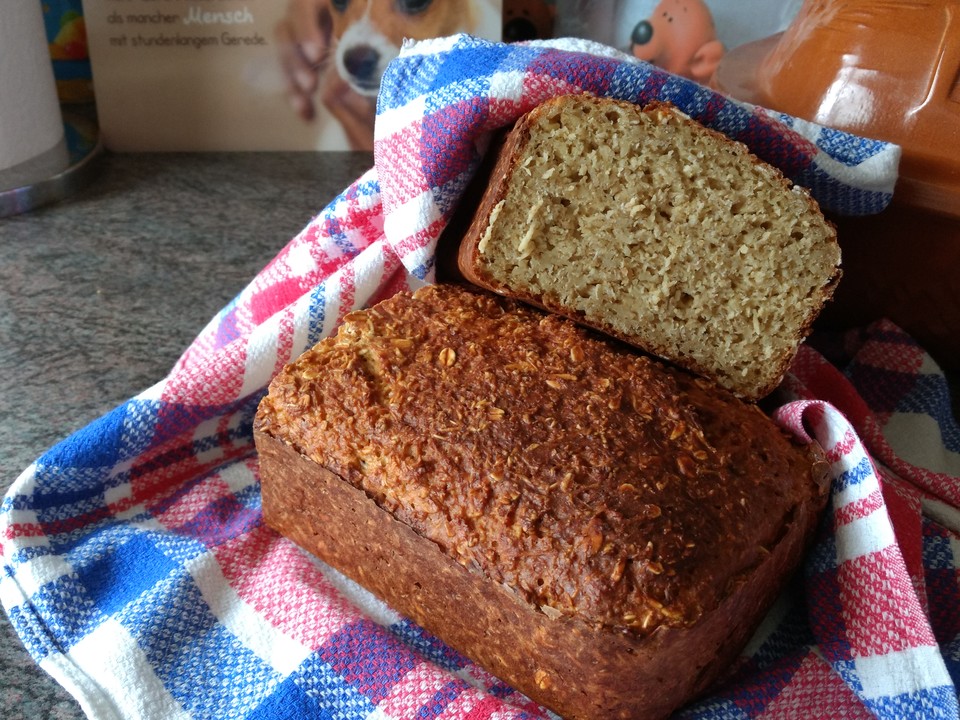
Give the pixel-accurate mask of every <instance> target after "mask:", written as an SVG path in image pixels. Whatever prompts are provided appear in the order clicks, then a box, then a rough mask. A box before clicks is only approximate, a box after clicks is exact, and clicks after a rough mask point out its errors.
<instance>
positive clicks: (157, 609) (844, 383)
mask: <svg viewBox="0 0 960 720" xmlns="http://www.w3.org/2000/svg"><path fill="white" fill-rule="evenodd" d="M555 45H556V46H558V47H559V49H558V47H551V46H549V45H526V46H505V45H500V44H495V43H488V42H483V41H479V40H476V39H473V38H470V37H466V36H458V37H453V38H445V39H442V40H438V41H431V42H427V43H423V44H417V45H411V46H409V47H407V48H405V50H404V52H403V53H402V54H401V57H400V58H399V59H398V60H397V61H395V62H394V63H393V64H392V65H391V67H390V70H389V73H388V76H387V77H386V79H385V81H384V88H383V91H382V94H381V98H380V106H379V116H378V123H377V130H376V133H377V137H376V152H375V159H376V162H375V167H374V168H373V169H371V170H370V171H369V172H368V173H366V174H365V175H364V176H363V177H361V178H359V179H358V180H357V181H356V182H355V183H353V184H352V185H351V186H350V187H349V188H347V189H346V190H345V191H344V192H343V193H342V194H341V195H340V196H339V197H337V198H336V199H335V200H334V201H333V202H332V203H331V204H330V205H329V206H328V207H327V208H326V209H324V210H323V211H322V212H321V213H320V214H319V215H318V216H317V217H316V218H315V219H314V220H313V221H312V222H311V223H310V224H309V225H308V226H307V227H306V228H305V229H304V230H303V231H302V232H301V233H300V234H299V235H298V236H297V237H296V238H294V239H293V240H292V241H291V242H290V244H289V245H288V246H287V247H286V248H285V249H284V250H283V251H282V252H280V254H279V255H278V256H277V257H276V259H274V260H273V262H271V263H270V264H269V265H268V266H267V267H266V268H264V269H263V271H262V272H261V273H260V274H259V275H258V276H257V277H256V278H254V279H253V280H252V282H251V283H250V285H249V286H248V287H247V288H246V289H245V290H244V291H243V292H242V293H241V294H240V295H239V296H238V297H237V298H236V299H235V300H234V301H233V302H232V303H230V304H229V305H228V306H227V307H226V308H224V309H223V311H222V312H221V313H219V314H218V315H217V317H215V318H214V319H213V320H212V321H211V322H210V324H209V325H208V327H207V328H205V329H204V330H203V331H202V332H201V333H200V334H199V336H198V337H197V339H196V341H195V342H194V343H193V344H192V345H191V347H190V348H189V349H188V350H187V351H186V352H185V353H184V355H183V357H182V358H181V359H180V360H179V361H178V363H177V364H176V366H175V367H174V368H173V369H172V370H171V372H170V374H169V375H168V376H167V377H166V378H165V379H163V380H162V381H161V382H159V383H158V384H157V385H156V386H154V387H152V388H150V389H148V390H146V391H145V392H143V393H141V394H140V395H138V396H137V397H134V398H132V399H131V400H129V401H128V402H126V403H124V404H123V405H121V406H120V407H118V408H117V409H116V410H114V411H113V412H111V413H109V414H108V415H106V416H104V417H103V418H101V419H99V420H98V421H97V422H94V423H92V424H91V425H90V426H89V427H87V428H85V429H83V430H82V431H80V432H79V433H77V434H76V435H74V436H72V437H70V438H68V439H67V440H65V441H63V442H62V443H60V444H59V445H57V446H55V447H53V448H52V449H51V450H49V451H48V452H47V453H46V454H44V455H43V456H42V457H40V458H39V459H38V460H37V461H36V462H35V463H34V464H33V465H31V466H30V467H29V468H27V469H26V470H25V471H24V473H23V474H22V475H21V476H20V478H19V479H18V480H17V481H16V482H15V484H14V485H13V487H12V488H11V489H10V491H9V492H8V494H7V495H6V497H5V498H4V499H3V501H2V505H0V544H2V546H0V549H2V559H3V572H2V576H0V600H2V603H3V606H4V609H5V610H6V612H7V614H8V616H9V618H10V621H11V623H12V624H13V627H14V628H15V629H16V631H17V633H18V634H19V636H20V637H21V638H22V640H23V642H24V644H25V645H26V647H27V648H28V649H29V651H30V653H31V655H32V656H33V657H34V659H35V660H36V661H37V663H39V664H40V666H41V667H43V668H44V669H46V670H47V671H48V672H49V673H50V674H51V675H53V676H54V677H55V678H56V679H57V680H58V681H59V682H61V683H62V684H63V685H64V686H65V687H66V688H67V689H68V690H69V691H70V692H72V693H73V694H74V695H75V696H76V697H77V699H78V700H79V701H80V703H81V704H82V706H83V707H84V709H85V710H86V712H87V713H88V714H89V715H90V716H91V717H94V718H137V719H138V720H143V719H151V718H157V719H159V718H163V719H165V720H166V719H168V718H187V717H193V718H218V719H222V718H292V717H297V718H325V719H326V718H338V719H339V718H343V719H353V718H368V719H370V720H374V719H376V720H388V719H391V718H395V719H400V718H424V719H428V718H471V719H473V720H481V719H493V718H500V719H506V718H515V719H519V718H529V719H534V718H544V717H549V714H548V713H546V712H545V711H544V710H542V709H541V708H538V707H536V706H535V705H533V704H532V703H530V702H529V701H528V700H526V699H525V698H523V697H522V696H519V695H518V694H517V693H516V692H514V691H513V690H512V689H511V688H509V687H507V686H505V685H504V684H503V683H501V682H499V681H498V680H496V679H495V678H493V677H491V676H489V675H488V674H486V673H485V672H483V671H481V670H479V669H478V668H476V667H475V666H473V665H472V664H471V663H469V662H468V661H466V660H465V659H464V658H463V657H461V656H460V655H458V654H457V653H455V652H452V651H451V650H450V649H449V648H447V647H446V646H444V645H443V644H442V643H440V642H438V641H437V640H436V639H435V638H433V637H430V636H429V635H427V634H426V633H425V632H424V631H423V630H421V629H420V628H419V627H417V626H415V625H413V624H412V623H410V622H409V621H407V620H405V619H404V618H402V617H399V616H398V615H397V614H396V613H395V612H393V611H392V610H391V609H390V608H388V607H386V606H384V605H383V604H382V603H380V602H378V601H377V600H376V599H374V598H372V597H371V596H370V595H369V594H367V593H366V592H365V591H363V590H362V589H361V588H359V587H357V586H356V585H354V584H353V583H351V582H350V581H349V580H347V579H345V578H344V577H343V576H341V575H339V574H338V573H336V572H334V571H332V570H330V569H329V568H327V567H325V566H324V565H323V564H322V563H320V562H318V561H316V560H314V559H312V558H310V557H308V556H307V555H305V554H304V553H303V552H301V551H300V550H298V549H297V548H296V547H294V546H293V545H292V544H291V543H290V542H288V541H286V540H284V539H283V538H281V537H279V536H278V535H276V534H275V533H274V532H272V531H270V530H269V529H267V528H266V527H265V526H264V525H263V521H262V517H261V512H260V493H259V485H258V477H257V459H256V456H255V454H254V452H253V447H252V438H251V422H252V418H253V414H254V412H255V409H256V405H257V402H258V400H259V398H260V397H261V396H262V393H263V391H264V387H265V385H266V383H267V381H268V380H269V379H270V377H271V376H272V375H273V374H274V373H275V372H276V371H277V370H278V369H279V368H280V367H281V366H282V365H283V364H284V363H285V362H287V361H288V360H290V359H292V358H293V357H294V356H296V355H297V354H299V353H300V352H301V351H303V350H304V349H305V348H307V347H308V346H309V345H311V344H313V343H314V342H316V341H317V340H319V339H320V338H322V337H324V336H325V335H327V334H329V333H330V332H331V331H332V330H333V329H334V328H335V327H336V325H337V323H338V322H339V320H340V319H341V318H342V317H343V315H344V314H345V313H346V312H348V311H350V310H352V309H354V308H356V307H361V306H364V305H368V304H371V303H373V302H375V301H377V300H378V299H380V298H383V297H387V296H389V295H390V294H391V293H393V292H395V291H397V290H398V289H400V288H407V287H411V286H415V285H419V284H421V283H424V282H430V281H431V280H432V278H433V257H434V255H433V249H434V246H435V243H436V239H437V237H438V236H439V234H440V231H441V230H442V228H443V227H444V225H445V224H446V221H447V219H448V218H449V216H450V213H451V212H452V210H453V208H454V207H455V206H456V205H457V202H458V200H459V198H460V196H461V193H462V192H463V189H464V187H465V186H466V184H467V182H468V181H469V179H470V177H471V175H472V173H473V170H474V168H475V167H476V166H477V163H478V160H479V158H480V157H481V155H482V153H483V150H484V147H485V144H486V143H487V141H488V136H489V133H490V131H491V130H493V129H495V128H497V127H500V126H503V125H506V124H508V123H510V122H511V121H512V120H513V119H514V118H515V117H517V115H519V114H520V113H521V112H523V111H524V110H526V109H527V108H529V107H531V106H533V105H535V104H536V103H538V102H540V101H541V100H543V99H544V98H546V97H548V96H551V95H555V94H559V93H562V92H567V91H584V90H585V91H589V92H593V93H596V94H601V95H614V96H617V97H622V98H627V99H631V100H636V101H639V102H642V101H645V100H650V99H654V98H659V99H670V100H672V101H673V102H674V103H676V104H677V105H678V106H680V107H681V108H682V109H683V110H684V111H686V112H687V113H688V114H690V115H692V116H693V117H695V118H697V119H699V120H701V121H702V122H704V123H705V124H708V125H711V126H713V127H715V128H717V129H719V130H721V131H722V132H725V133H727V134H728V135H730V136H733V137H736V138H738V139H740V140H743V141H744V142H745V143H747V144H748V145H749V146H750V147H751V148H752V149H754V151H755V152H757V153H758V154H760V155H761V156H763V157H765V158H766V159H768V160H770V161H772V162H774V163H776V164H777V165H779V166H780V167H782V168H783V169H784V171H785V172H786V174H788V175H789V176H790V177H792V178H794V179H795V180H797V181H798V182H800V183H803V184H805V185H807V186H809V187H811V188H812V189H813V191H814V193H815V194H816V196H817V197H818V199H819V200H820V201H821V202H822V203H823V204H824V205H825V206H827V207H830V208H832V209H834V210H836V211H840V212H848V213H869V212H876V211H879V210H880V209H881V208H882V207H884V206H885V204H886V203H887V202H888V201H889V199H890V195H891V192H892V188H893V184H894V181H895V179H896V166H897V161H898V159H899V150H898V149H897V148H896V147H892V146H889V145H886V144H884V143H878V142H872V141H867V140H862V139H859V138H855V137H851V136H849V135H845V134H843V133H838V132H834V131H831V130H827V129H824V128H820V127H817V126H815V125H811V124H809V123H804V122H800V121H797V120H794V119H792V118H788V117H784V116H782V115H777V114H772V113H769V112H765V111H763V110H761V109H759V108H750V107H746V106H741V105H738V104H736V103H733V102H731V101H729V100H727V99H725V98H722V97H720V96H718V95H715V94H714V93H711V92H709V91H707V90H704V89H703V88H700V87H698V86H696V85H694V84H693V83H690V82H687V81H685V80H682V79H679V78H676V77H673V76H670V75H667V74H665V73H663V72H660V71H658V70H656V69H654V68H652V67H650V66H648V65H644V64H638V63H635V62H632V61H630V60H628V59H626V58H623V57H620V56H618V55H616V54H615V53H613V52H610V51H607V50H606V49H603V48H597V47H596V46H583V47H580V46H579V45H577V44H576V43H572V42H570V43H563V42H560V43H556V44H555ZM584 49H586V50H589V51H590V53H593V54H587V53H584V52H582V51H583V50H584ZM818 343H819V344H816V347H817V349H816V350H815V349H813V345H810V344H808V345H807V346H805V347H804V349H803V351H802V352H801V354H800V355H799V356H798V358H797V361H796V363H795V364H794V366H793V371H792V374H791V376H790V377H789V378H788V379H787V381H786V382H785V383H784V386H783V390H784V391H785V392H788V393H790V397H791V400H790V402H787V403H786V404H784V405H783V406H782V407H781V408H780V409H779V410H778V411H777V413H776V417H777V419H778V421H780V422H781V423H783V424H784V425H785V426H786V427H789V428H791V429H792V430H793V431H795V432H796V433H798V434H800V435H801V436H810V437H813V438H815V439H816V440H818V441H819V442H820V443H821V444H822V445H823V446H824V447H825V448H826V450H827V452H828V453H829V455H830V459H831V461H832V463H833V493H832V499H833V500H832V507H831V510H830V512H829V513H827V514H826V516H825V522H824V524H823V527H822V531H821V534H820V537H819V539H818V542H817V544H816V546H815V548H814V549H813V551H812V552H811V554H810V556H809V560H808V561H807V563H806V566H805V569H804V571H803V572H801V573H799V574H798V575H797V577H796V578H795V579H794V581H793V584H792V586H791V588H790V591H789V592H787V593H785V594H784V595H783V597H782V598H781V600H780V601H779V603H778V604H777V605H776V606H775V607H774V608H773V609H772V611H771V612H770V614H769V616H768V618H767V620H766V622H765V624H764V625H763V627H762V628H761V630H760V631H759V632H758V633H757V635H756V637H755V638H754V639H753V641H752V642H751V643H750V645H749V647H748V648H747V650H746V652H745V653H744V657H743V662H742V665H741V666H740V667H739V668H738V669H737V671H736V674H735V675H734V676H733V677H732V678H731V679H730V680H729V682H728V683H727V684H726V685H724V686H723V687H721V688H718V689H717V690H716V692H715V693H714V694H713V695H712V696H710V697H708V698H705V699H703V700H702V701H701V702H699V703H697V704H695V705H693V706H690V707H688V708H686V709H684V710H683V711H682V713H681V715H682V716H683V717H689V718H724V719H727V718H787V717H791V718H793V717H797V718H800V717H802V718H813V717H831V718H832V717H845V718H858V717H871V716H878V717H882V718H904V717H910V718H921V717H922V718H953V719H956V718H958V710H957V690H956V687H957V683H958V682H960V574H958V567H960V479H958V477H960V431H958V427H957V424H956V421H955V420H954V418H953V416H952V415H951V413H950V402H949V391H948V387H947V384H946V381H945V379H944V376H943V374H942V373H941V372H940V371H939V370H938V369H937V367H936V366H935V365H934V364H933V363H932V362H931V360H930V359H929V357H927V356H926V355H925V354H924V353H923V351H922V350H921V349H920V348H918V347H917V346H916V345H915V344H914V343H913V342H911V340H910V339H909V338H908V337H905V336H904V335H903V333H901V332H900V331H899V330H898V329H897V328H895V327H892V326H890V325H887V324H880V325H877V326H875V327H872V328H868V329H866V330H865V331H864V332H862V333H856V334H853V335H846V336H844V337H842V338H840V339H839V340H837V339H833V338H830V339H823V340H822V342H821V341H820V339H818ZM344 532H349V528H344Z"/></svg>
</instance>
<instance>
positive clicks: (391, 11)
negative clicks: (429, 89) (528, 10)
mask: <svg viewBox="0 0 960 720" xmlns="http://www.w3.org/2000/svg"><path fill="white" fill-rule="evenodd" d="M538 1H543V0H538ZM506 2H511V0H506ZM503 4H504V2H503V0H216V2H193V1H192V0H166V1H165V2H162V3H161V2H157V1H156V0H124V2H123V3H117V2H116V0H85V2H84V10H85V22H86V28H87V35H88V39H89V48H90V60H91V64H92V66H93V74H94V76H95V77H96V103H97V113H98V120H99V122H100V129H101V132H102V136H103V141H104V144H105V146H106V147H107V148H108V149H110V150H113V151H118V152H144V151H185V152H196V151H246V150H264V151H284V150H324V151H327V150H329V151H342V150H370V149H372V147H373V118H374V115H375V110H376V100H377V91H378V89H379V86H380V78H381V76H382V74H383V72H384V70H385V68H386V66H387V65H388V64H389V63H390V61H391V60H393V59H394V58H395V57H396V56H397V55H398V53H399V52H400V48H401V46H402V44H403V42H404V41H405V40H426V39H430V38H437V37H447V36H451V35H456V34H460V33H467V34H470V35H473V36H476V37H480V38H483V39H485V40H493V41H499V40H500V39H501V37H502V34H503V28H502V22H503V20H502V18H503Z"/></svg>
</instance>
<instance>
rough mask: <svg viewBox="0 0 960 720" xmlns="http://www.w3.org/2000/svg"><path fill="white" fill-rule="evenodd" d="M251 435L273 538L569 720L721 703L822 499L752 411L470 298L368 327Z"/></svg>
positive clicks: (814, 464)
mask: <svg viewBox="0 0 960 720" xmlns="http://www.w3.org/2000/svg"><path fill="white" fill-rule="evenodd" d="M524 364H526V365H529V368H528V367H519V366H520V365H524ZM514 366H517V367H516V369H512V368H514ZM531 368H532V369H531ZM598 388H603V389H602V391H601V390H598ZM411 389H414V390H416V392H413V393H412V394H407V391H408V390H411ZM488 400H489V401H490V402H487V401H488ZM254 431H255V432H254V437H255V441H256V444H257V448H258V451H259V453H260V469H261V487H262V493H263V512H264V518H265V520H266V522H267V524H268V525H269V526H270V527H272V528H274V529H276V530H277V531H279V532H281V533H282V534H284V535H285V536H287V537H289V538H291V539H292V540H294V541H295V542H297V543H298V544H300V545H301V546H302V547H304V548H305V549H307V550H308V551H310V552H312V553H314V554H316V555H317V556H318V557H320V558H321V559H323V560H325V561H326V562H328V563H329V564H330V565H332V566H333V567H335V568H337V569H339V570H340V571H342V572H343V573H345V574H346V575H348V576H349V577H351V578H353V579H354V580H356V581H357V582H359V583H360V584H361V585H363V586H365V587H367V588H368V589H370V590H371V591H372V592H374V593H375V594H377V595H379V596H380V597H381V598H383V599H384V600H385V601H386V602H387V603H388V604H390V605H391V606H392V607H394V608H395V609H396V610H397V611H399V612H401V613H402V614H404V615H406V616H408V617H410V618H411V619H413V620H414V621H415V622H417V623H419V624H421V625H423V626H424V627H425V628H426V629H427V630H429V631H430V632H432V633H434V634H435V635H437V636H438V637H439V638H441V639H442V640H444V641H445V642H447V643H448V644H449V645H450V646H452V647H453V648H455V649H457V650H458V651H460V652H461V653H463V654H464V655H465V656H467V657H469V658H471V659H472V660H474V661H475V662H476V663H478V664H479V665H481V666H483V667H485V668H486V669H487V670H488V671H490V672H492V673H493V674H495V675H497V676H498V677H500V678H502V679H503V680H505V681H506V682H508V683H510V684H511V685H513V686H514V687H516V688H517V689H519V690H521V691H522V692H524V693H526V694H527V695H528V696H530V697H531V698H533V699H535V700H536V701H538V702H540V703H542V704H544V705H546V706H547V707H550V708H551V709H553V710H555V711H556V712H558V713H560V714H561V715H562V716H564V717H568V718H597V717H611V718H659V717H664V716H666V715H667V714H669V712H671V711H672V710H673V709H675V708H676V707H678V706H679V705H680V704H682V703H685V702H687V701H689V700H690V699H692V698H693V697H695V696H696V695H697V694H699V693H701V692H703V691H704V690H705V689H706V688H708V687H709V686H710V685H711V683H713V682H714V681H715V680H716V679H717V678H718V677H719V676H720V675H721V674H722V673H723V672H724V670H725V669H726V668H728V666H729V665H730V663H731V662H732V661H733V659H734V658H735V657H736V655H737V653H738V652H739V651H740V649H741V648H742V646H743V644H744V643H745V642H746V641H747V640H748V638H749V637H750V634H751V633H752V632H753V631H754V629H755V627H756V625H757V623H758V622H759V621H760V619H761V618H762V616H763V614H764V612H765V611H766V609H767V608H768V607H769V605H770V603H771V602H772V601H773V599H774V598H775V597H776V595H777V594H778V592H779V591H780V589H781V587H782V585H783V583H784V582H785V580H786V578H787V577H788V576H789V574H790V573H791V572H792V570H793V569H794V568H795V567H796V566H797V564H798V563H799V562H800V559H801V557H802V554H803V551H804V549H805V547H806V544H807V543H808V542H809V539H810V537H811V533H812V531H813V529H814V527H815V524H816V521H817V517H818V515H819V513H820V511H821V510H822V509H823V507H824V504H825V502H826V489H827V478H826V464H825V463H824V462H823V459H822V454H821V453H820V452H819V450H818V448H817V447H816V446H815V445H810V446H806V447H800V446H797V445H795V444H794V443H792V442H791V441H790V440H789V439H788V438H787V436H786V435H784V434H783V433H782V431H780V430H779V428H777V427H776V426H775V425H774V424H773V423H772V421H770V420H769V418H766V417H764V416H763V414H762V413H761V412H760V410H759V409H758V408H757V407H755V406H751V405H747V404H745V403H742V402H740V401H737V400H736V399H735V398H733V397H732V396H731V395H730V394H729V393H727V392H726V391H723V390H721V389H719V388H717V387H716V386H714V385H712V384H710V383H708V382H706V381H704V380H700V379H696V378H694V377H692V376H690V375H689V374H687V373H683V372H679V371H673V370H670V369H667V368H663V367H660V366H659V365H658V364H656V363H655V362H653V361H651V360H649V359H647V358H643V357H640V356H638V355H637V354H636V353H634V352H632V351H630V350H628V349H626V348H624V347H620V346H617V345H616V344H615V343H614V342H613V341H609V340H605V339H601V338H597V337H594V336H592V335H590V334H589V333H588V332H587V331H585V330H583V329H581V328H578V327H576V326H575V325H574V324H573V323H570V322H569V321H567V320H564V319H561V318H558V317H551V316H545V315H543V314H542V313H540V312H539V311H535V310H533V309H529V308H526V307H524V306H521V305H520V304H518V303H515V302H512V301H509V300H504V299H499V298H495V297H493V296H490V295H484V294H480V293H478V292H470V291H467V290H466V289H463V288H456V287H452V286H433V287H428V288H424V289H422V290H420V291H418V292H417V293H416V294H414V295H413V296H409V295H407V294H405V293H401V294H399V295H397V296H394V297H393V298H391V299H390V300H387V301H384V302H383V303H381V304H380V305H378V306H376V307H374V308H372V309H371V310H368V311H362V312H358V313H353V314H351V315H349V316H348V317H347V318H346V319H345V321H344V325H343V326H342V327H341V329H340V331H339V333H338V335H337V336H336V337H334V338H329V339H327V340H324V341H323V342H321V343H320V344H319V345H318V346H317V347H316V348H314V349H313V350H311V351H309V352H308V353H305V354H304V355H303V356H302V357H301V358H300V359H298V360H297V361H296V362H294V363H293V364H291V365H290V366H288V367H287V368H286V369H285V370H284V371H283V372H282V373H281V374H280V375H278V377H277V378H276V379H275V380H274V381H273V383H272V384H271V389H270V393H269V394H268V396H267V397H266V398H265V399H264V400H263V401H262V403H261V406H260V409H259V411H258V414H257V418H256V422H255V427H254ZM547 449H549V452H547ZM452 455H456V456H457V459H456V460H451V459H450V457H448V456H452ZM511 459H512V460H511ZM514 461H515V462H514ZM463 618H470V622H463Z"/></svg>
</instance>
